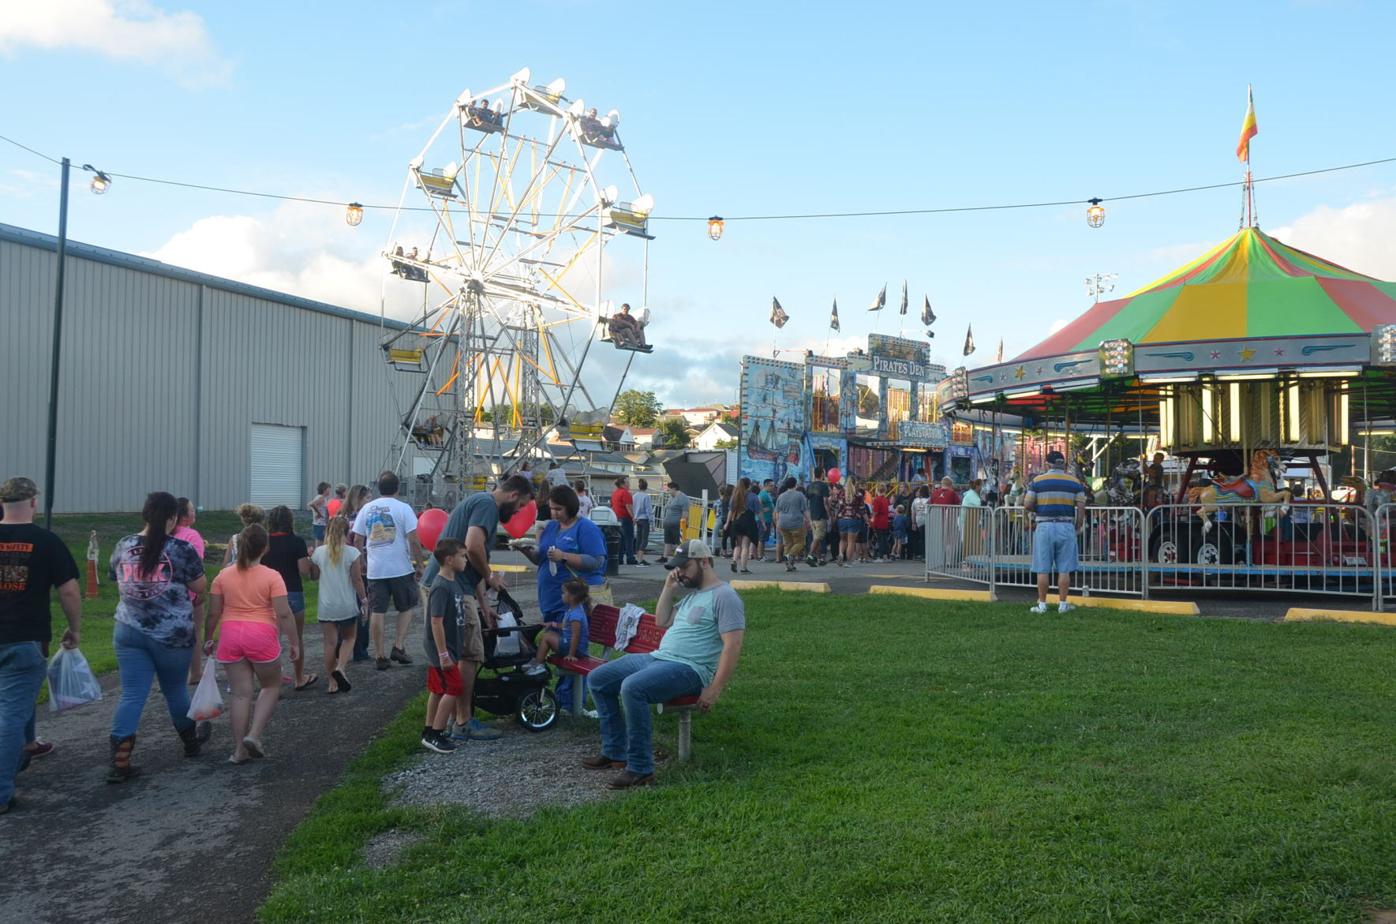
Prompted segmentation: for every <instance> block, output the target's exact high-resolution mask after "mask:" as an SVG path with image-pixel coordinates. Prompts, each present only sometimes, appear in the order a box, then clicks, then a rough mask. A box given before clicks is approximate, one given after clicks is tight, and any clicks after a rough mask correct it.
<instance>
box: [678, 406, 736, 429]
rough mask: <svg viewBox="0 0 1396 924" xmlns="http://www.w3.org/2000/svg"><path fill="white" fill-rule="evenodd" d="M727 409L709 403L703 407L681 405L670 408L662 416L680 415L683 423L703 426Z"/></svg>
mask: <svg viewBox="0 0 1396 924" xmlns="http://www.w3.org/2000/svg"><path fill="white" fill-rule="evenodd" d="M726 411H727V409H726V408H724V407H722V406H721V405H718V404H710V405H707V406H705V407H683V408H670V409H669V410H666V411H665V412H664V414H663V416H664V417H682V418H683V420H684V423H686V424H688V425H689V426H690V427H700V428H701V427H705V426H707V425H708V424H710V423H712V422H713V421H714V420H717V419H718V418H719V417H721V416H722V415H723V414H724V413H726Z"/></svg>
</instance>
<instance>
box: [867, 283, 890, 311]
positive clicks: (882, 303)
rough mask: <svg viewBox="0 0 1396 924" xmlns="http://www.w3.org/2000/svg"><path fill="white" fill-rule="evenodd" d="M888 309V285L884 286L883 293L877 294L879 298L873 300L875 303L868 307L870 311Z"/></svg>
mask: <svg viewBox="0 0 1396 924" xmlns="http://www.w3.org/2000/svg"><path fill="white" fill-rule="evenodd" d="M886 307H887V286H886V285H883V287H882V291H881V292H879V293H877V298H875V299H873V303H872V304H871V305H869V306H868V310H869V311H881V310H882V309H883V308H886Z"/></svg>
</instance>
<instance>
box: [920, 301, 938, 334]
mask: <svg viewBox="0 0 1396 924" xmlns="http://www.w3.org/2000/svg"><path fill="white" fill-rule="evenodd" d="M935 322H936V313H935V312H934V311H932V310H931V297H930V296H929V295H923V296H921V323H922V324H924V325H926V326H927V327H930V326H931V325H932V324H934V323H935Z"/></svg>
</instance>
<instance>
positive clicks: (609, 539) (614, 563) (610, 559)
mask: <svg viewBox="0 0 1396 924" xmlns="http://www.w3.org/2000/svg"><path fill="white" fill-rule="evenodd" d="M601 535H603V536H605V537H606V573H607V574H609V575H617V574H620V525H619V524H616V525H614V526H612V525H609V524H608V525H605V526H602V527H601Z"/></svg>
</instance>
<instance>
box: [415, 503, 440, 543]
mask: <svg viewBox="0 0 1396 924" xmlns="http://www.w3.org/2000/svg"><path fill="white" fill-rule="evenodd" d="M445 528H446V511H444V510H437V509H436V508H435V507H428V508H427V509H426V510H423V511H422V515H421V516H419V517H417V541H419V542H421V543H422V548H424V549H426V550H427V551H428V552H430V551H431V550H433V549H435V548H436V540H438V539H440V538H441V531H442V530H443V529H445Z"/></svg>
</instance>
